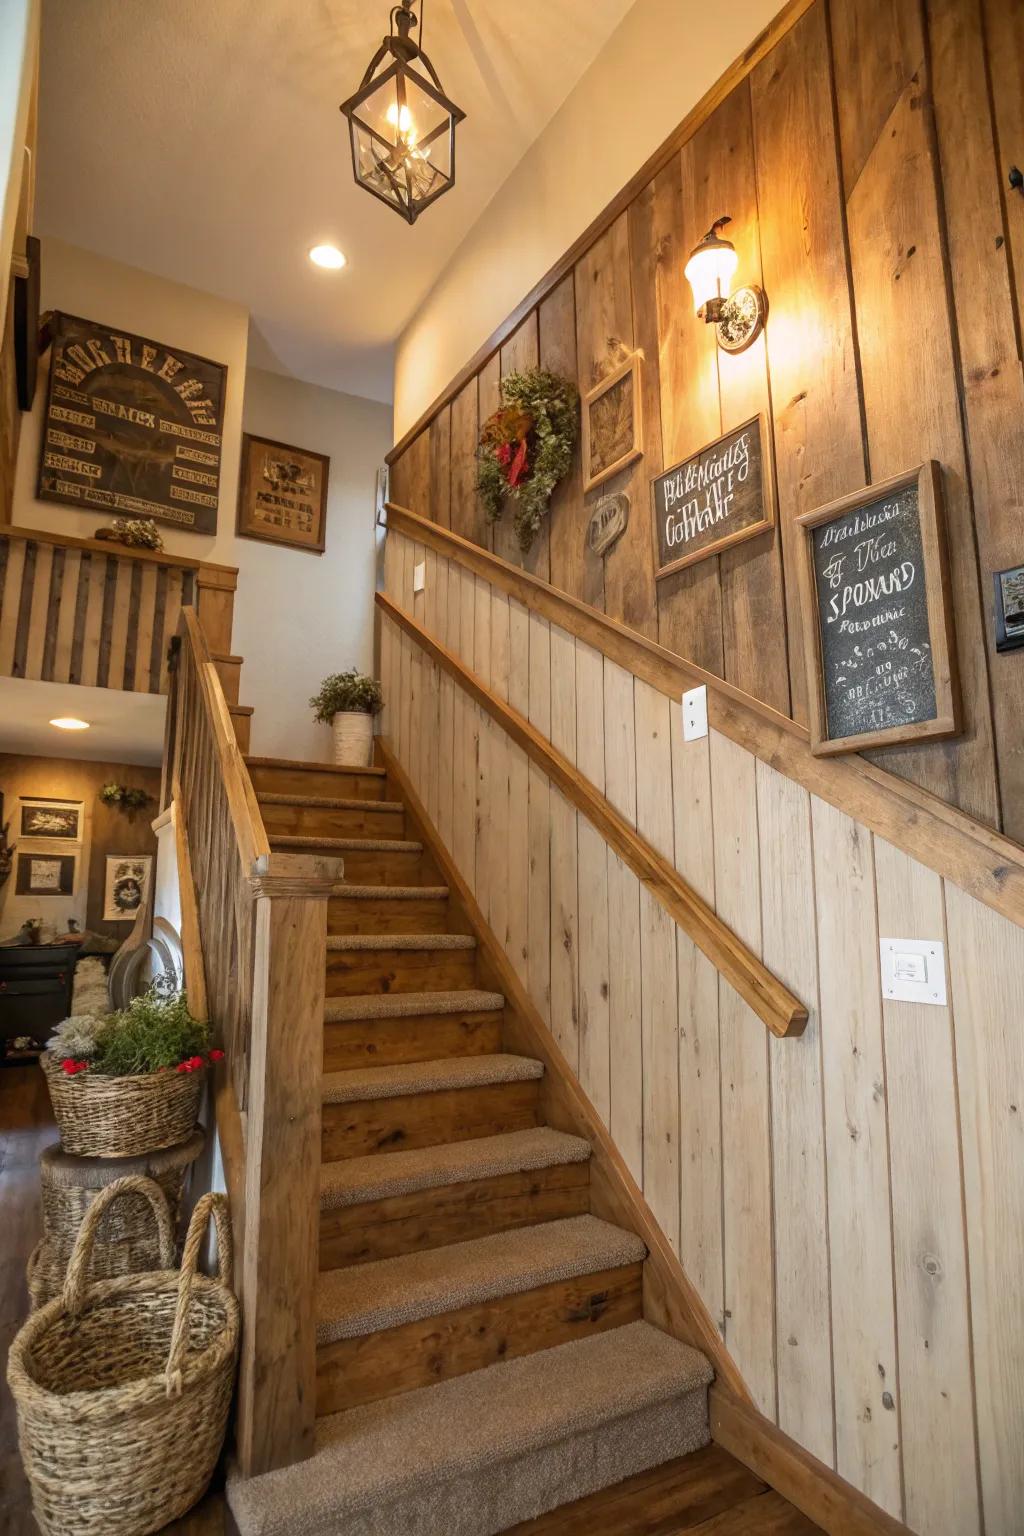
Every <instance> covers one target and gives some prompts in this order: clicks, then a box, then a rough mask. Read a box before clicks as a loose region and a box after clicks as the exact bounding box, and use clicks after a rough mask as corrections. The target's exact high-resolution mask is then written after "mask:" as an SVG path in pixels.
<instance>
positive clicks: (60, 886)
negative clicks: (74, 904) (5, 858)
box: [14, 851, 77, 897]
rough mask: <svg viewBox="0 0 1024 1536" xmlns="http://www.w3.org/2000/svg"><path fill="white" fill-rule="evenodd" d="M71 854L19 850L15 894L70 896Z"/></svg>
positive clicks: (73, 860) (74, 857)
mask: <svg viewBox="0 0 1024 1536" xmlns="http://www.w3.org/2000/svg"><path fill="white" fill-rule="evenodd" d="M76 862H77V855H76V854H74V853H45V852H42V851H40V852H38V853H19V854H18V867H17V873H16V875H15V877H14V894H15V895H16V896H36V897H48V896H73V895H74V894H75V864H76Z"/></svg>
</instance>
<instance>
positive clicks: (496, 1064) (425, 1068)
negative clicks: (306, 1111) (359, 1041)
mask: <svg viewBox="0 0 1024 1536" xmlns="http://www.w3.org/2000/svg"><path fill="white" fill-rule="evenodd" d="M543 1076H544V1064H543V1062H540V1061H534V1060H532V1058H531V1057H529V1056H504V1055H500V1056H446V1057H442V1058H441V1059H440V1060H438V1061H410V1062H404V1063H402V1064H401V1065H399V1066H388V1067H356V1068H354V1069H353V1070H352V1071H349V1072H327V1073H325V1074H324V1078H323V1102H324V1103H325V1104H357V1103H361V1102H362V1101H363V1100H364V1099H397V1098H402V1097H404V1096H405V1095H407V1094H411V1093H441V1092H443V1091H444V1090H445V1089H449V1088H482V1087H487V1086H489V1085H491V1084H494V1083H523V1082H530V1081H531V1080H533V1079H536V1078H539V1077H543Z"/></svg>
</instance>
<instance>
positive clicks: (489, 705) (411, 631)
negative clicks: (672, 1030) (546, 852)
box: [377, 592, 807, 1036]
mask: <svg viewBox="0 0 1024 1536" xmlns="http://www.w3.org/2000/svg"><path fill="white" fill-rule="evenodd" d="M377 603H378V604H379V606H380V608H381V609H382V611H383V612H384V613H385V614H387V616H388V618H390V619H391V620H392V621H393V622H394V623H395V624H397V625H398V626H399V628H401V629H403V630H404V631H405V633H406V634H407V635H409V636H411V638H412V639H413V640H414V641H415V642H416V644H417V645H419V646H420V647H421V648H422V649H423V650H424V651H425V652H426V653H427V655H428V656H430V657H431V658H432V660H434V661H435V662H437V664H438V665H439V666H440V667H442V668H443V669H444V671H445V672H447V673H448V675H449V676H450V677H452V678H453V679H454V680H455V682H456V683H457V684H458V686H459V687H460V688H462V689H463V691H464V692H465V693H467V694H468V695H469V696H470V697H471V698H472V699H473V700H474V701H475V702H476V703H477V704H478V705H479V706H480V707H481V708H482V709H484V710H486V712H487V713H488V714H489V715H490V716H491V718H492V720H494V721H495V722H496V723H497V724H498V725H499V726H500V727H501V729H502V730H503V731H504V732H505V733H506V735H508V736H509V737H510V738H511V739H512V740H513V741H514V742H515V743H516V745H517V746H519V747H521V748H522V749H523V751H524V752H525V753H526V754H527V756H528V757H530V758H531V759H532V761H533V762H535V763H536V764H537V766H538V767H539V768H540V769H541V771H542V772H543V773H545V774H546V775H547V777H548V778H549V779H550V780H551V782H552V783H553V784H555V785H556V786H557V787H558V789H560V790H561V792H562V794H564V795H565V797H566V799H567V800H568V801H569V802H570V803H571V804H572V805H574V806H575V807H576V809H577V810H579V811H582V813H583V815H584V816H586V818H587V820H588V821H589V822H590V823H591V825H592V826H593V827H594V828H595V830H596V831H597V832H599V833H600V834H601V836H602V837H603V838H604V840H605V842H606V843H607V844H608V845H609V847H611V848H613V849H614V851H615V852H616V853H617V854H618V855H619V857H620V858H621V859H622V860H623V862H624V863H625V864H627V865H628V866H629V868H630V869H631V870H632V871H633V873H634V874H635V875H636V876H637V878H638V879H639V880H640V882H641V884H642V885H644V886H645V887H646V889H647V890H649V891H650V892H651V894H652V895H653V896H655V897H656V898H657V900H658V901H659V902H660V903H661V905H662V906H663V907H664V908H665V910H666V911H667V912H668V914H669V916H670V917H671V918H672V919H673V921H674V922H676V923H677V924H678V925H679V927H680V928H682V929H683V931H684V932H685V933H687V934H689V936H690V938H691V939H692V940H693V942H694V943H695V944H696V945H697V947H698V949H700V950H701V951H702V952H703V953H704V954H705V955H706V956H707V958H708V959H709V960H710V961H711V964H712V965H713V966H714V967H715V968H716V970H717V971H718V972H719V973H720V974H721V975H722V976H724V977H725V979H726V980H727V981H728V982H729V983H730V985H731V986H733V987H734V988H735V989H736V991H737V992H738V993H739V995H740V997H742V998H743V1000H744V1002H745V1003H747V1004H748V1005H749V1007H750V1008H752V1009H753V1011H754V1012H755V1013H756V1014H757V1016H758V1018H760V1019H761V1020H762V1021H763V1022H764V1023H765V1024H766V1025H767V1026H768V1028H769V1029H770V1030H771V1031H772V1033H773V1034H775V1035H779V1036H786V1035H799V1034H801V1033H802V1031H803V1029H804V1026H805V1025H806V1023H807V1009H806V1008H805V1007H804V1005H803V1003H801V1002H800V1001H799V999H798V998H796V997H794V996H793V994H792V992H790V991H789V989H788V988H787V987H784V986H783V984H782V983H781V982H780V981H779V980H778V978H777V977H775V976H773V975H772V973H771V972H770V971H769V970H768V968H767V967H766V966H765V965H764V964H763V963H762V961H761V960H759V959H758V957H757V956H756V955H755V954H754V953H753V952H752V951H751V950H750V949H748V948H747V946H746V945H745V944H744V943H743V942H742V941H741V940H740V939H738V938H737V937H736V935H735V934H734V933H733V932H732V930H731V929H730V928H728V927H727V926H726V924H725V923H723V922H722V920H721V918H719V917H718V916H717V914H716V913H715V912H713V911H712V910H711V908H710V907H709V906H708V905H707V903H706V902H705V901H703V900H702V898H701V897H700V896H698V895H697V893H696V891H694V890H693V889H692V888H691V887H690V886H689V885H687V883H686V881H685V880H684V879H683V878H682V876H681V875H680V874H679V872H678V870H676V869H675V868H673V866H672V865H671V864H670V863H669V862H668V860H667V859H665V858H664V857H663V856H662V855H661V854H660V853H658V852H656V850H655V849H653V848H652V847H651V846H650V844H649V843H646V842H645V841H644V839H643V838H642V837H640V836H639V834H638V833H637V832H636V830H635V828H633V827H631V826H630V825H629V823H628V822H627V821H626V820H625V818H624V817H623V816H621V815H620V814H619V812H618V811H617V810H616V809H615V807H614V806H613V805H612V804H611V802H610V801H608V800H606V799H605V797H604V795H602V794H600V793H599V791H598V790H596V789H595V788H594V786H593V785H592V784H591V783H590V782H589V781H588V780H587V779H585V778H584V777H583V775H582V774H581V773H580V772H579V771H578V769H577V768H576V767H575V766H574V764H572V763H570V762H569V760H568V758H566V757H563V755H562V753H561V752H559V751H558V750H557V749H556V748H555V747H553V746H552V745H551V743H550V742H548V741H546V740H545V739H544V737H543V736H541V734H540V733H539V732H538V731H537V730H536V729H535V728H534V727H533V726H532V725H531V724H530V722H529V721H528V720H525V719H524V718H523V716H522V715H520V714H518V713H517V711H516V710H514V709H512V708H511V707H510V706H509V705H508V704H506V703H505V701H504V700H503V699H499V698H498V696H497V695H496V694H494V693H492V692H491V690H490V689H489V688H487V687H485V685H484V684H483V683H481V682H480V680H479V678H477V677H475V676H474V675H473V673H472V672H470V671H469V670H468V669H467V668H466V667H465V666H463V664H462V662H461V661H460V660H459V659H458V657H456V656H454V655H452V653H451V652H450V651H448V650H446V649H445V647H444V646H442V645H440V644H439V643H438V642H437V641H436V640H434V639H433V638H432V636H430V635H428V634H427V632H426V630H424V629H421V628H420V626H419V625H418V624H417V623H416V622H415V620H414V619H412V618H410V617H409V615H408V614H407V613H404V612H403V611H402V609H401V608H399V607H398V606H397V605H396V604H395V603H393V602H392V601H391V599H390V598H389V597H387V596H386V595H385V594H384V593H382V592H378V593H377Z"/></svg>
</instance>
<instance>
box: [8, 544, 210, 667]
mask: <svg viewBox="0 0 1024 1536" xmlns="http://www.w3.org/2000/svg"><path fill="white" fill-rule="evenodd" d="M194 588H195V572H194V571H193V570H191V569H190V568H187V567H186V568H179V567H177V566H174V565H169V564H163V563H157V562H152V561H143V560H138V559H133V558H132V557H131V555H129V554H122V553H120V552H118V553H116V554H115V553H113V552H112V553H110V554H109V555H108V554H103V553H100V552H99V551H98V550H89V549H76V548H72V547H70V546H67V547H65V546H63V545H60V544H52V543H48V542H44V541H43V540H42V539H30V538H22V537H17V536H15V535H13V534H4V533H3V532H2V531H0V677H25V678H37V679H41V680H42V681H44V682H52V683H83V684H85V685H86V686H87V687H91V688H118V689H122V690H124V691H127V692H134V693H166V692H167V649H168V646H169V645H170V643H171V637H172V636H173V635H174V632H175V630H176V629H177V627H178V617H179V615H180V613H181V609H182V606H183V604H188V603H191V602H193V601H194V600H195V592H194Z"/></svg>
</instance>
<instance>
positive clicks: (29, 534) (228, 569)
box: [0, 514, 238, 591]
mask: <svg viewBox="0 0 1024 1536" xmlns="http://www.w3.org/2000/svg"><path fill="white" fill-rule="evenodd" d="M97 515H99V514H97ZM0 538H5V539H25V540H28V541H30V542H32V543H34V544H55V545H57V546H58V548H61V549H84V550H89V551H90V552H92V553H95V554H100V555H116V556H118V557H119V558H120V559H122V560H141V561H142V562H143V564H145V565H170V566H174V567H175V568H176V569H178V570H181V571H202V572H204V573H209V576H210V579H211V581H213V580H215V581H216V584H217V585H218V586H224V587H226V588H227V589H228V590H230V591H234V589H235V586H236V585H237V577H238V567H237V566H235V565H215V564H211V563H210V562H209V561H207V560H196V559H195V558H194V557H193V556H192V555H171V554H168V553H167V552H166V551H165V550H159V549H137V548H135V547H134V546H133V545H127V544H115V543H113V542H112V541H110V540H108V539H77V538H74V537H72V535H71V534H68V533H61V532H60V531H59V530H57V529H52V528H21V527H19V526H17V525H15V524H13V523H3V524H0Z"/></svg>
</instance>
